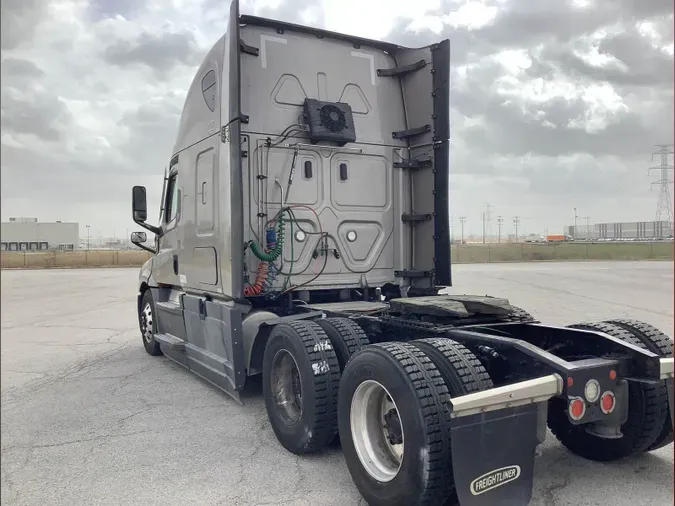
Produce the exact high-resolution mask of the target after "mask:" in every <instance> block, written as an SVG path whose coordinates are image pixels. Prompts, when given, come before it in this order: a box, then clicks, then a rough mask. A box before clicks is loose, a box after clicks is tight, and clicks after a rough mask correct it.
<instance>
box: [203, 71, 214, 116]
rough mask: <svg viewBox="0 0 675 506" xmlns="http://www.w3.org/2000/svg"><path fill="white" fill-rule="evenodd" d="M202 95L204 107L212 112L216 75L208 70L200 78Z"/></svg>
mask: <svg viewBox="0 0 675 506" xmlns="http://www.w3.org/2000/svg"><path fill="white" fill-rule="evenodd" d="M202 94H203V95H204V102H206V107H208V108H209V110H210V111H211V112H213V111H214V110H215V108H216V73H215V72H214V71H213V70H209V71H208V72H207V73H206V75H205V76H204V77H203V78H202Z"/></svg>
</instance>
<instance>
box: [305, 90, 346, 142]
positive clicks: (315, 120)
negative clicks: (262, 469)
mask: <svg viewBox="0 0 675 506" xmlns="http://www.w3.org/2000/svg"><path fill="white" fill-rule="evenodd" d="M304 117H305V121H306V122H307V125H309V139H310V141H311V143H312V144H316V143H317V142H321V141H330V142H337V144H338V145H339V146H344V145H345V144H347V143H348V142H355V141H356V133H355V132H354V117H353V116H352V108H351V107H350V106H349V104H345V103H343V102H322V101H320V100H314V99H312V98H306V99H305V104H304Z"/></svg>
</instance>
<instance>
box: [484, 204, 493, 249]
mask: <svg viewBox="0 0 675 506" xmlns="http://www.w3.org/2000/svg"><path fill="white" fill-rule="evenodd" d="M491 210H492V204H490V203H489V202H486V203H485V224H484V227H483V228H484V229H485V231H484V232H483V242H485V235H488V236H489V235H491V234H492V213H491Z"/></svg>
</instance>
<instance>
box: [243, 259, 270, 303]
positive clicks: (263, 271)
mask: <svg viewBox="0 0 675 506" xmlns="http://www.w3.org/2000/svg"><path fill="white" fill-rule="evenodd" d="M268 269H269V266H268V265H267V262H260V263H259V264H258V271H257V272H256V275H255V282H254V283H253V284H252V285H246V286H245V287H244V297H254V296H256V295H260V292H262V291H263V288H264V285H265V280H266V279H267V271H268Z"/></svg>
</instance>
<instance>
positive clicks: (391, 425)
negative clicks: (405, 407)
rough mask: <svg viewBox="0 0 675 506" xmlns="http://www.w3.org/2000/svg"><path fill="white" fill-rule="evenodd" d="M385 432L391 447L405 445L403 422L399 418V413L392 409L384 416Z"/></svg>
mask: <svg viewBox="0 0 675 506" xmlns="http://www.w3.org/2000/svg"><path fill="white" fill-rule="evenodd" d="M383 418H384V425H383V427H384V430H385V431H386V433H387V440H388V441H389V444H391V445H400V444H403V429H402V428H401V421H400V420H399V418H398V411H396V409H394V408H392V409H390V410H389V411H387V412H386V413H385V414H384V417H383Z"/></svg>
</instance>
